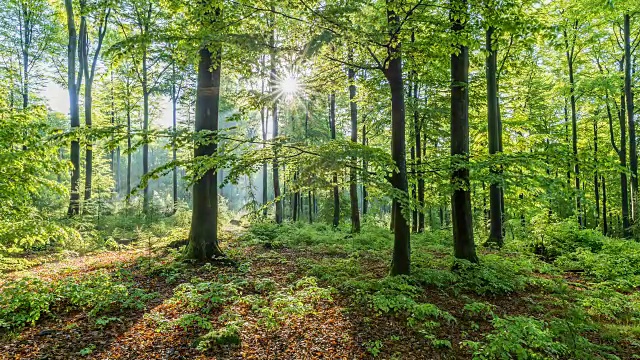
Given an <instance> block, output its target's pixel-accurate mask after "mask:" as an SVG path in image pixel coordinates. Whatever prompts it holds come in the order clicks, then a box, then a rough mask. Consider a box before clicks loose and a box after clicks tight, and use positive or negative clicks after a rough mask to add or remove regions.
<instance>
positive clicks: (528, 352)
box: [464, 316, 567, 359]
mask: <svg viewBox="0 0 640 360" xmlns="http://www.w3.org/2000/svg"><path fill="white" fill-rule="evenodd" d="M493 327H494V330H493V331H492V332H491V333H489V334H487V335H486V336H485V338H484V341H483V342H473V341H466V342H465V343H464V344H465V345H466V346H468V347H469V348H470V349H471V350H472V351H473V358H474V359H557V358H559V357H561V356H562V355H564V354H566V352H567V346H566V345H564V344H562V343H559V342H557V341H555V340H554V335H553V333H552V331H551V330H550V329H549V328H548V327H547V324H546V323H545V322H543V321H540V320H536V319H534V318H530V317H525V316H512V317H506V318H504V319H503V318H495V319H494V320H493Z"/></svg>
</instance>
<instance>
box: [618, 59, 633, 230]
mask: <svg viewBox="0 0 640 360" xmlns="http://www.w3.org/2000/svg"><path fill="white" fill-rule="evenodd" d="M623 69H624V59H623V60H621V61H620V71H622V70H623ZM625 99H626V96H625V94H624V92H623V93H622V94H621V95H620V108H619V111H618V120H619V122H620V153H619V158H620V167H621V168H622V169H623V170H622V171H621V172H620V195H621V202H622V233H623V236H624V237H626V238H628V237H629V236H631V229H630V226H631V222H630V221H629V189H628V186H629V184H628V181H627V172H626V169H627V134H626V127H627V125H626V115H625V114H626V111H625V106H624V104H625Z"/></svg>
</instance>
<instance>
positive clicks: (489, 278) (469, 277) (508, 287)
mask: <svg viewBox="0 0 640 360" xmlns="http://www.w3.org/2000/svg"><path fill="white" fill-rule="evenodd" d="M456 264H457V266H458V276H459V281H458V283H457V284H456V288H457V289H458V290H462V291H469V290H470V291H473V292H475V293H477V294H479V295H503V294H509V293H513V292H518V291H522V290H524V289H525V287H526V286H527V284H528V283H529V276H528V274H529V273H530V271H531V264H530V263H529V262H527V261H520V260H515V259H510V258H507V257H504V256H503V255H493V254H489V255H486V256H483V257H481V259H480V264H472V263H470V262H468V261H460V260H458V261H457V262H456Z"/></svg>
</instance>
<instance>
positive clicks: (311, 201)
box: [309, 190, 313, 224]
mask: <svg viewBox="0 0 640 360" xmlns="http://www.w3.org/2000/svg"><path fill="white" fill-rule="evenodd" d="M309 224H313V199H312V197H311V190H309Z"/></svg>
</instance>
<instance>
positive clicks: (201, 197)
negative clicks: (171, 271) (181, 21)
mask: <svg viewBox="0 0 640 360" xmlns="http://www.w3.org/2000/svg"><path fill="white" fill-rule="evenodd" d="M215 51H216V53H215V55H214V54H212V53H211V51H210V50H209V49H208V48H207V47H204V48H202V49H200V61H199V64H198V85H197V87H198V89H197V90H198V92H197V98H196V122H195V131H203V130H208V131H213V132H216V131H218V112H219V103H220V72H221V65H220V63H221V61H220V60H221V57H222V56H221V50H220V48H219V47H218V48H217V49H216V50H215ZM214 56H215V59H214V58H213V57H214ZM217 148H218V145H217V143H213V144H207V145H196V147H195V150H194V157H195V158H196V159H197V158H199V157H200V158H201V157H209V156H214V155H215V154H216V152H217ZM220 256H224V254H223V253H222V250H220V247H219V246H218V177H217V174H216V169H209V170H207V171H206V173H205V174H204V175H203V176H202V177H201V178H200V179H198V180H196V181H195V182H194V184H193V212H192V216H191V231H190V232H189V245H188V246H187V258H190V259H196V260H199V261H209V260H211V259H212V258H214V257H220Z"/></svg>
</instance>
